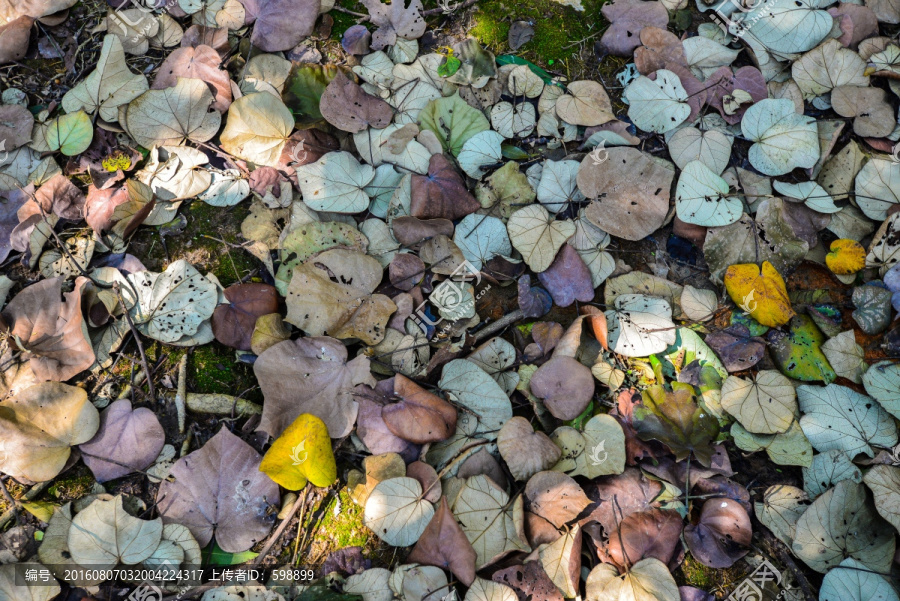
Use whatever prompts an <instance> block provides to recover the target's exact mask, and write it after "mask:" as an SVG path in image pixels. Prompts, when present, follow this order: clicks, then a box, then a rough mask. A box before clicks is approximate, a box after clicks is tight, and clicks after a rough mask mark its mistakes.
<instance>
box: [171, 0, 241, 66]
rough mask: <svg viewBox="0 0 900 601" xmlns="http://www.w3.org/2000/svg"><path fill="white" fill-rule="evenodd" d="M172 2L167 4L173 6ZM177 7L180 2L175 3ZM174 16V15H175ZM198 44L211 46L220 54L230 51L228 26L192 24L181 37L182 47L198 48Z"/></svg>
mask: <svg viewBox="0 0 900 601" xmlns="http://www.w3.org/2000/svg"><path fill="white" fill-rule="evenodd" d="M172 5H173V4H172V3H171V2H169V3H167V6H169V7H170V9H171V7H172ZM174 6H175V7H176V8H177V7H178V3H177V2H176V3H174ZM173 16H174V15H173ZM182 16H187V15H182ZM197 46H209V47H210V48H212V49H213V50H215V51H216V52H218V53H219V56H222V55H224V54H225V53H226V52H228V49H229V44H228V28H227V27H206V26H205V25H191V26H190V27H188V28H187V29H186V30H185V32H184V36H183V37H182V38H181V47H182V48H188V47H191V48H196V47H197Z"/></svg>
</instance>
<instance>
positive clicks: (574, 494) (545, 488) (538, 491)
mask: <svg viewBox="0 0 900 601" xmlns="http://www.w3.org/2000/svg"><path fill="white" fill-rule="evenodd" d="M525 497H526V498H527V499H528V502H529V507H528V509H529V510H530V511H531V512H532V513H535V514H537V515H539V516H541V517H542V518H544V519H545V520H547V521H548V522H550V523H551V524H553V525H554V526H556V527H557V528H562V527H563V526H565V525H566V524H568V523H569V522H571V521H572V520H574V519H575V518H576V517H578V515H579V514H580V513H581V512H582V511H583V510H584V508H585V507H587V506H588V505H590V504H591V501H590V499H588V498H587V495H585V494H584V491H583V490H582V489H581V487H580V486H578V483H577V482H575V480H574V479H573V478H572V477H571V476H567V475H566V474H563V473H560V472H539V473H537V474H535V475H534V476H532V477H531V479H530V480H529V481H528V484H526V485H525Z"/></svg>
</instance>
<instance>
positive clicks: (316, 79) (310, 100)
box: [281, 63, 338, 125]
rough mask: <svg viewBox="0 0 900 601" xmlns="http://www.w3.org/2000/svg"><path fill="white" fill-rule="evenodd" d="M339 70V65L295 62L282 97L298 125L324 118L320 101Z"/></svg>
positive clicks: (285, 83)
mask: <svg viewBox="0 0 900 601" xmlns="http://www.w3.org/2000/svg"><path fill="white" fill-rule="evenodd" d="M337 72H338V67H334V66H330V65H326V66H321V65H311V64H309V63H294V66H293V68H292V69H291V73H290V75H288V78H287V81H285V82H284V92H282V94H281V98H282V100H284V104H285V105H287V107H288V108H289V109H290V110H291V113H293V114H294V121H295V122H296V123H297V125H309V124H312V123H317V122H319V121H322V120H323V119H324V117H322V113H321V112H320V111H319V101H320V100H321V98H322V94H323V93H324V92H325V88H326V87H328V84H329V83H331V80H332V79H334V77H335V76H336V75H337Z"/></svg>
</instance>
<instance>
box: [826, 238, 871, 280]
mask: <svg viewBox="0 0 900 601" xmlns="http://www.w3.org/2000/svg"><path fill="white" fill-rule="evenodd" d="M825 264H826V265H828V269H830V270H831V271H832V272H833V273H836V274H837V275H851V274H854V273H856V272H857V271H860V270H861V269H862V268H863V267H865V266H866V249H865V247H863V245H862V244H860V243H859V242H857V241H856V240H847V239H846V238H842V239H840V240H835V241H834V242H832V243H831V252H830V253H828V254H827V255H825Z"/></svg>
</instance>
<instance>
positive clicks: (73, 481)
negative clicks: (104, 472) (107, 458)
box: [47, 465, 94, 503]
mask: <svg viewBox="0 0 900 601" xmlns="http://www.w3.org/2000/svg"><path fill="white" fill-rule="evenodd" d="M93 487H94V476H93V475H92V474H91V472H90V470H89V469H88V468H87V467H86V466H84V465H78V466H76V467H74V468H73V469H71V470H69V471H68V472H66V473H65V474H63V475H62V476H61V477H59V478H58V479H57V480H56V481H55V482H54V483H53V484H51V485H50V486H49V487H48V488H47V493H48V494H49V495H50V496H51V497H53V498H54V499H55V500H59V501H62V502H63V503H65V502H68V501H73V500H75V499H80V498H81V497H83V496H85V495H87V494H88V493H90V492H91V489H92V488H93Z"/></svg>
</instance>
